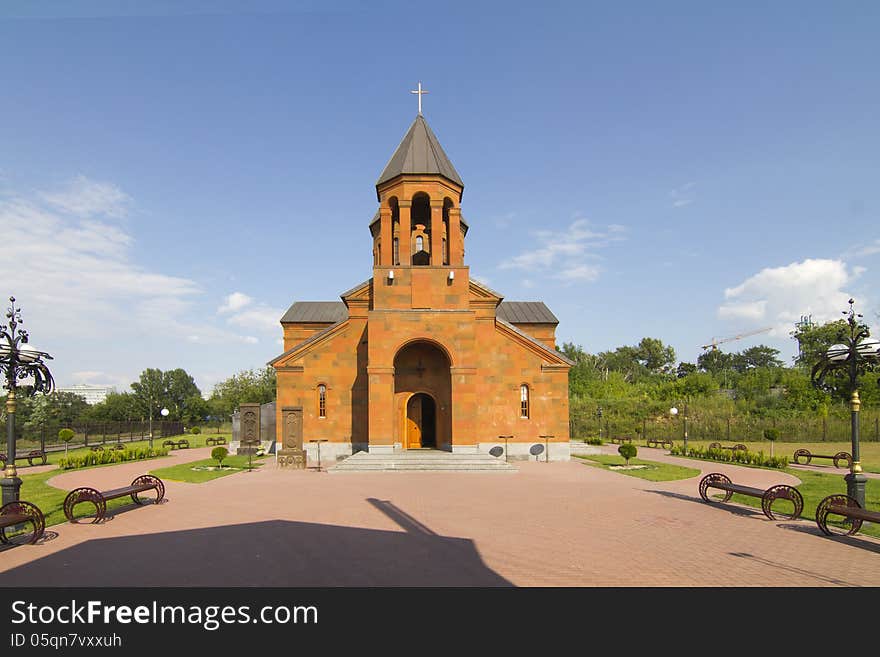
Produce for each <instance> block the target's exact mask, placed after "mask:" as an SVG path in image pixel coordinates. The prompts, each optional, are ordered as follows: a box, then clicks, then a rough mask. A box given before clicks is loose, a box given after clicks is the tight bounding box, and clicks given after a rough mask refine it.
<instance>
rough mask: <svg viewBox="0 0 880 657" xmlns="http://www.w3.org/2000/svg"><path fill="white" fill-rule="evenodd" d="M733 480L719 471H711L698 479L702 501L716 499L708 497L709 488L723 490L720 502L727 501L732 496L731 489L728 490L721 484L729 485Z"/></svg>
mask: <svg viewBox="0 0 880 657" xmlns="http://www.w3.org/2000/svg"><path fill="white" fill-rule="evenodd" d="M732 483H733V482H732V481H730V477H728V476H727V475H725V474H721V473H720V472H712V473H710V474H707V475H706V476H705V477H703V478H702V479H701V480H700V497H702V498H703V501H704V502H715V501H716V500H714V499H712V498H711V497H709V488H718V489H720V490H723V491H724V499H722V500H720V501H721V502H727V501H728V500H730V498H731V497H733V491H730V490H728V489H726V488H723V486H727V485H731V484H732Z"/></svg>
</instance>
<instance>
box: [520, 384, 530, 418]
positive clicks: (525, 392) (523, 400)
mask: <svg viewBox="0 0 880 657" xmlns="http://www.w3.org/2000/svg"><path fill="white" fill-rule="evenodd" d="M519 416H520V417H524V418H528V417H529V387H528V386H527V385H526V384H525V383H523V384H522V385H521V386H520V387H519Z"/></svg>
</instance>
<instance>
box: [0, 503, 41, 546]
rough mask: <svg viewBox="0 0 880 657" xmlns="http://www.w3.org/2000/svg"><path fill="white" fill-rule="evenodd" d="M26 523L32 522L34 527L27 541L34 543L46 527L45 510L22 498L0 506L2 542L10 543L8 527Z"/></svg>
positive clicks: (0, 539)
mask: <svg viewBox="0 0 880 657" xmlns="http://www.w3.org/2000/svg"><path fill="white" fill-rule="evenodd" d="M25 523H30V524H31V525H32V527H33V529H32V530H31V532H30V538H29V539H28V540H27V541H26V542H27V543H30V544H31V545H33V544H34V543H36V542H37V541H39V540H40V537H41V536H42V535H43V531H44V530H45V529H46V518H45V517H44V516H43V512H42V511H40V510H39V509H38V508H37V507H36V505H34V504H31V503H30V502H23V501H21V500H18V501H15V502H9V503H8V504H4V505H3V506H2V507H0V543H3V544H8V543H9V542H10V540H9V537H7V536H6V528H7V527H13V526H15V525H23V524H25Z"/></svg>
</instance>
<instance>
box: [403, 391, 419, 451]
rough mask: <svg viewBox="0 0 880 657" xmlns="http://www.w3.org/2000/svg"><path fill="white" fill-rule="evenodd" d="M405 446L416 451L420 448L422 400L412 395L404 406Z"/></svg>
mask: <svg viewBox="0 0 880 657" xmlns="http://www.w3.org/2000/svg"><path fill="white" fill-rule="evenodd" d="M406 446H407V448H408V449H418V448H419V447H421V446H422V398H421V397H420V396H419V395H413V396H412V397H410V398H409V401H408V402H407V404H406Z"/></svg>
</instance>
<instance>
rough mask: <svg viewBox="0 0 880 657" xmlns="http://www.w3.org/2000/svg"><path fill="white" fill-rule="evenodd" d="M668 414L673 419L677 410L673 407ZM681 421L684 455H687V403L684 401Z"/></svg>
mask: <svg viewBox="0 0 880 657" xmlns="http://www.w3.org/2000/svg"><path fill="white" fill-rule="evenodd" d="M669 414H670V415H671V416H672V417H675V416H676V415H678V408H676V407H675V406H673V407H672V408H670V409H669ZM681 419H682V420H683V421H684V436H683V437H684V453H685V454H687V450H688V403H687V400H685V402H684V414H683V415H682V418H681Z"/></svg>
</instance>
